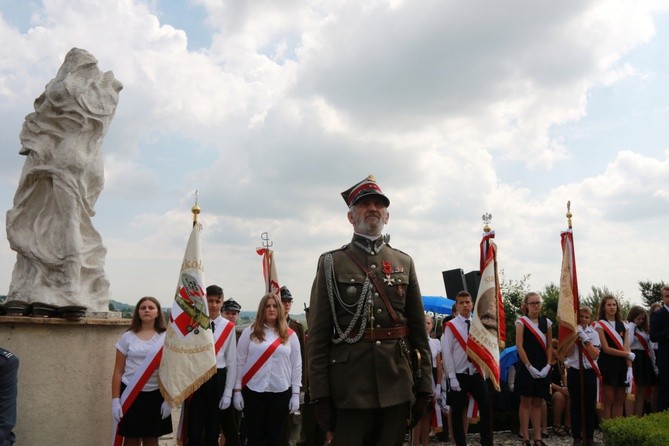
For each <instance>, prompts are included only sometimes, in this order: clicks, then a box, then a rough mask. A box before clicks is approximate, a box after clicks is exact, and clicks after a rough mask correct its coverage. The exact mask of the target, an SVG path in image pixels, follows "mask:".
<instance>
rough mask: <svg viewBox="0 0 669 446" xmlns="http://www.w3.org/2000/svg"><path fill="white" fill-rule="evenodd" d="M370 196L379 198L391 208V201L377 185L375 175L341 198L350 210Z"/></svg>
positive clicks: (355, 185)
mask: <svg viewBox="0 0 669 446" xmlns="http://www.w3.org/2000/svg"><path fill="white" fill-rule="evenodd" d="M369 195H377V196H379V197H380V198H381V199H382V200H383V202H384V204H385V206H386V207H388V206H390V199H389V198H388V197H386V195H385V194H384V193H383V191H382V190H381V187H380V186H379V185H378V184H377V183H376V178H374V175H368V176H367V178H365V179H364V180H362V181H359V182H357V183H356V184H354V185H353V186H351V187H349V188H348V189H346V190H345V191H344V192H342V193H341V196H342V198H343V199H344V201H345V202H346V205H347V206H348V207H349V209H350V208H351V207H353V206H355V204H356V203H357V202H358V201H360V200H361V199H362V198H364V197H367V196H369Z"/></svg>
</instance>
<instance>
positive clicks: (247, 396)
mask: <svg viewBox="0 0 669 446" xmlns="http://www.w3.org/2000/svg"><path fill="white" fill-rule="evenodd" d="M290 393H291V392H290V387H289V388H288V389H286V390H285V391H283V392H280V393H272V392H254V391H253V390H251V389H249V388H248V387H244V388H243V389H242V396H243V397H244V421H245V423H246V435H247V438H246V445H247V446H280V445H281V444H283V441H284V439H285V433H284V430H285V427H286V420H287V418H288V403H289V402H290Z"/></svg>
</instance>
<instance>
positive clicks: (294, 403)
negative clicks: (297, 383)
mask: <svg viewBox="0 0 669 446" xmlns="http://www.w3.org/2000/svg"><path fill="white" fill-rule="evenodd" d="M299 408H300V394H299V393H293V394H292V395H290V402H289V403H288V412H289V413H295V412H297V409H299Z"/></svg>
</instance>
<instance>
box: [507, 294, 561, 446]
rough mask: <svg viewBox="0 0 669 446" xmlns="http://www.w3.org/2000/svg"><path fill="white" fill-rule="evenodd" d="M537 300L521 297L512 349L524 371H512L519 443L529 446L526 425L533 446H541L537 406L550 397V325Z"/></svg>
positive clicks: (537, 296)
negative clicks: (514, 375) (532, 437)
mask: <svg viewBox="0 0 669 446" xmlns="http://www.w3.org/2000/svg"><path fill="white" fill-rule="evenodd" d="M541 303H542V299H541V296H540V295H539V294H537V293H534V292H530V293H527V294H526V295H525V299H524V300H523V306H522V311H523V314H524V316H523V317H521V318H520V319H518V320H516V348H517V349H518V359H519V360H520V363H521V364H524V365H525V367H522V366H519V367H517V369H516V380H515V391H516V392H517V393H518V394H519V395H520V406H519V408H518V417H519V421H520V434H521V435H522V436H523V443H524V444H525V445H527V446H529V445H530V444H531V443H530V440H529V431H528V429H529V423H530V420H531V421H532V434H533V436H534V444H535V446H545V443H544V442H543V441H542V440H541V403H542V401H544V400H545V399H547V398H549V397H550V394H549V389H550V381H549V380H548V373H549V372H550V369H551V366H550V362H551V359H552V356H553V346H552V331H551V325H552V322H551V321H550V320H549V319H547V318H546V317H544V316H541V315H540V314H541Z"/></svg>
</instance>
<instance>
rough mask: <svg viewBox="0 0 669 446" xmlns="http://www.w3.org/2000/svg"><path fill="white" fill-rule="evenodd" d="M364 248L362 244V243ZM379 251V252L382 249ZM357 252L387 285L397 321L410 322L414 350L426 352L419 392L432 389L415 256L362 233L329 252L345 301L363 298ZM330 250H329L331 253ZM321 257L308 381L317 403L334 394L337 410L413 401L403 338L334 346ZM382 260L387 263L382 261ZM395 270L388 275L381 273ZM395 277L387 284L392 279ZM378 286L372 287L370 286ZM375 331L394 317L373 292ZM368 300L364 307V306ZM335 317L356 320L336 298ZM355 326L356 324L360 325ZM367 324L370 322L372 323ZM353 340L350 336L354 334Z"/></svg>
mask: <svg viewBox="0 0 669 446" xmlns="http://www.w3.org/2000/svg"><path fill="white" fill-rule="evenodd" d="M361 245H364V246H366V249H362V248H361V247H360V246H361ZM379 248H380V249H379ZM346 250H352V251H353V252H354V253H355V254H356V255H357V257H358V258H359V259H360V260H361V262H362V263H363V264H365V265H366V266H367V268H368V269H369V270H370V271H373V273H374V274H376V275H377V276H378V278H379V281H380V282H381V283H382V284H383V287H384V288H385V291H386V294H387V295H388V299H389V301H390V304H391V305H392V308H393V309H394V311H395V313H396V314H397V318H398V321H399V325H406V326H407V327H408V328H409V334H408V337H407V338H406V341H408V347H409V348H410V349H418V351H419V352H420V355H421V357H422V366H421V372H422V377H421V379H420V381H419V382H418V384H417V387H416V389H415V391H416V392H417V393H432V383H431V377H432V370H431V364H430V358H431V355H430V348H429V344H428V339H427V334H426V331H425V313H424V310H423V303H422V298H421V293H420V288H419V286H418V279H417V278H416V270H415V267H414V264H413V260H412V259H411V257H409V256H408V255H407V254H405V253H403V252H402V251H399V250H397V249H394V248H392V247H390V245H387V244H383V242H382V241H381V239H379V240H376V241H374V242H372V241H369V240H367V239H365V238H363V237H360V236H358V235H354V237H353V240H352V242H351V243H349V244H348V245H345V246H344V247H342V248H341V249H339V250H335V251H331V252H330V253H331V254H332V257H333V261H334V271H335V280H336V282H335V283H336V284H335V286H336V287H337V289H338V290H339V294H340V296H341V299H342V300H343V301H344V302H346V303H347V304H352V303H354V302H357V301H358V299H360V298H361V297H360V293H361V289H362V286H363V283H364V281H365V273H364V272H363V271H362V269H361V268H360V267H359V266H357V265H356V264H355V263H354V262H353V260H351V259H350V258H349V256H348V255H347V254H346V253H345V251H346ZM326 254H327V253H326ZM326 254H323V255H321V257H320V259H319V262H318V269H317V272H316V278H315V280H314V283H313V287H312V290H311V302H310V312H309V313H310V314H309V320H308V325H309V342H307V359H308V361H309V364H308V373H309V377H308V382H309V390H310V394H311V395H310V396H311V399H312V400H318V399H321V398H327V397H330V398H331V399H332V401H333V402H334V405H335V407H337V408H339V409H374V408H382V407H389V406H394V405H398V404H401V403H408V402H410V401H412V400H413V389H412V385H413V377H412V372H411V366H410V363H409V358H407V355H406V354H405V351H404V349H403V348H402V343H401V341H400V340H399V339H388V340H377V341H369V340H364V339H361V340H360V341H358V342H357V343H355V344H347V343H344V342H342V343H340V344H337V345H335V344H333V342H332V339H333V335H334V333H335V332H334V327H333V323H334V322H333V318H332V311H331V304H330V299H329V297H328V292H327V287H326V279H325V270H324V258H325V255H326ZM384 262H386V263H385V264H384ZM384 265H385V269H386V270H387V269H391V271H392V272H391V273H390V274H389V275H390V279H392V280H390V281H389V280H386V281H384V279H388V275H387V274H385V273H384V271H383V270H384ZM388 282H390V283H388ZM372 286H373V285H372ZM373 293H374V298H373V309H372V312H373V316H374V322H373V324H374V328H375V329H382V328H386V327H392V326H393V320H392V318H391V316H390V314H389V312H388V309H387V307H386V305H385V304H384V302H383V299H382V298H381V296H379V295H378V293H376V289H373ZM365 305H367V304H365ZM335 312H336V316H337V321H338V322H339V325H340V327H341V329H342V331H344V330H345V329H346V327H347V326H348V324H349V322H350V321H351V319H352V318H353V315H352V314H350V313H349V312H348V311H347V310H346V309H344V308H343V307H342V305H341V304H340V303H339V302H337V301H336V299H335ZM355 327H356V329H357V328H358V327H359V325H358V324H356V326H355ZM367 328H369V322H368V323H367ZM349 337H353V336H349Z"/></svg>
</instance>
